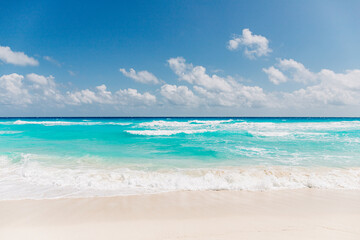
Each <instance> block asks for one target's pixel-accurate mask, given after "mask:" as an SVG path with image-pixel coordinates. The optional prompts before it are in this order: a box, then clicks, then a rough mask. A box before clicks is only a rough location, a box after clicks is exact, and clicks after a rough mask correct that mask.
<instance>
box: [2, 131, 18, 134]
mask: <svg viewBox="0 0 360 240" xmlns="http://www.w3.org/2000/svg"><path fill="white" fill-rule="evenodd" d="M17 133H22V131H0V135H11V134H17Z"/></svg>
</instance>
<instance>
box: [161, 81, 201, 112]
mask: <svg viewBox="0 0 360 240" xmlns="http://www.w3.org/2000/svg"><path fill="white" fill-rule="evenodd" d="M160 94H161V95H162V96H163V97H164V98H165V99H166V100H168V101H169V102H170V103H172V104H175V105H182V106H186V105H188V106H193V107H194V106H197V105H198V104H199V100H200V99H199V98H198V97H197V96H195V94H194V93H193V92H192V91H191V90H190V89H189V88H188V87H186V86H176V85H170V84H165V85H163V86H162V87H161V90H160Z"/></svg>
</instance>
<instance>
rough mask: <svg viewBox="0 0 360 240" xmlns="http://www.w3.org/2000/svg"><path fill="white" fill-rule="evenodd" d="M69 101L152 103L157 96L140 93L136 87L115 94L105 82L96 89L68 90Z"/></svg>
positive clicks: (85, 102) (122, 103) (76, 102)
mask: <svg viewBox="0 0 360 240" xmlns="http://www.w3.org/2000/svg"><path fill="white" fill-rule="evenodd" d="M67 98H68V103H69V104H73V105H80V104H93V103H98V104H113V105H126V106H128V105H137V106H139V105H152V104H154V103H156V97H155V96H154V95H152V94H150V93H148V92H145V93H143V94H142V93H139V92H138V91H137V90H136V89H132V88H129V89H120V90H118V91H117V92H115V93H114V94H113V93H111V92H110V91H108V90H107V87H106V86H105V85H104V84H103V85H100V86H97V87H96V91H92V90H89V89H84V90H81V91H75V92H68V93H67Z"/></svg>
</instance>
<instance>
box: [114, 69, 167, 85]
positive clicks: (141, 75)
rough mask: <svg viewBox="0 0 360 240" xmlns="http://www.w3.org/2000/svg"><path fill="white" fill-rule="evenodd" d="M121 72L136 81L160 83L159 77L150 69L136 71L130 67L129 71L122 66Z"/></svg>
mask: <svg viewBox="0 0 360 240" xmlns="http://www.w3.org/2000/svg"><path fill="white" fill-rule="evenodd" d="M120 72H122V74H124V76H126V77H128V78H131V79H133V80H135V81H136V82H140V83H146V84H149V83H152V84H158V83H160V81H159V79H158V78H157V77H156V76H155V75H154V74H152V73H150V72H148V71H140V72H136V71H135V70H134V69H133V68H130V70H129V72H127V71H126V70H125V69H124V68H120Z"/></svg>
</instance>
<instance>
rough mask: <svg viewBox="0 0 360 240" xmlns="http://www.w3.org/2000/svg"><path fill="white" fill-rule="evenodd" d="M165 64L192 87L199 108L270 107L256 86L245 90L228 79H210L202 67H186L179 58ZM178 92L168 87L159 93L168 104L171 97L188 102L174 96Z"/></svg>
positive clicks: (172, 87) (187, 65)
mask: <svg viewBox="0 0 360 240" xmlns="http://www.w3.org/2000/svg"><path fill="white" fill-rule="evenodd" d="M168 63H169V66H170V68H171V69H172V70H173V71H174V73H175V74H176V75H177V76H178V77H179V80H183V81H186V82H188V83H190V84H192V85H193V89H194V90H195V91H196V92H197V94H198V95H197V96H196V98H198V99H200V100H199V101H198V102H199V103H201V104H206V105H207V106H228V107H229V106H236V107H260V106H266V105H269V104H271V102H270V101H268V99H267V95H266V94H265V93H264V91H263V89H262V88H260V87H258V86H244V85H242V84H240V83H239V82H237V81H235V80H234V79H233V78H232V77H229V76H228V77H225V78H224V77H220V76H218V75H215V74H214V75H211V76H210V75H208V74H207V73H206V68H205V67H203V66H193V65H192V64H187V63H186V61H185V59H184V58H182V57H177V58H171V59H169V60H168ZM178 88H180V87H177V88H176V86H171V87H169V86H167V87H166V88H165V89H162V92H161V93H162V95H163V96H165V97H166V98H167V99H168V100H170V98H171V97H172V101H170V102H175V103H176V102H181V101H182V102H184V101H185V100H186V99H188V98H181V97H180V96H178V94H177V93H178V92H179V91H180V90H179V89H178ZM165 90H167V91H165ZM170 90H172V91H170ZM182 91H184V92H185V91H186V89H184V88H183V89H182ZM189 91H190V90H189ZM168 92H169V93H168ZM186 92H188V91H186ZM164 93H165V94H164ZM170 93H172V94H170ZM175 93H176V94H175ZM189 99H193V98H189ZM180 100H181V101H180ZM191 103H192V102H191V101H188V102H187V103H184V104H191Z"/></svg>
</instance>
